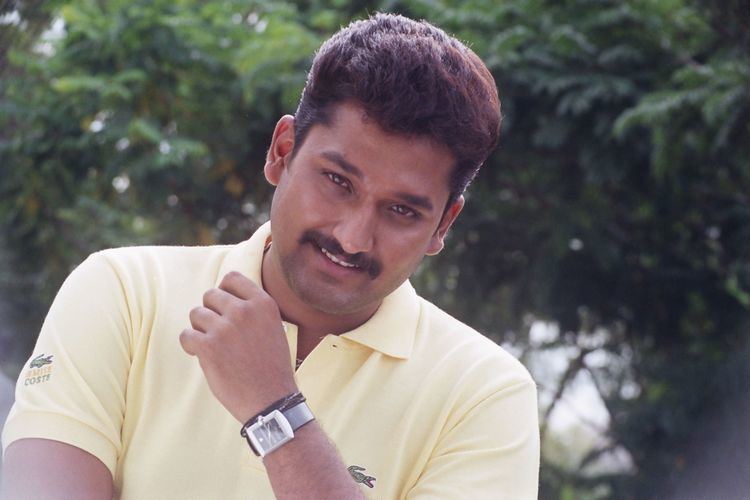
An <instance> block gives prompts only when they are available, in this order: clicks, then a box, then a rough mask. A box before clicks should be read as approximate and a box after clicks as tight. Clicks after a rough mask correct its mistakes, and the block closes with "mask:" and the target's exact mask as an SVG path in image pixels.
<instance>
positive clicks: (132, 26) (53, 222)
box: [0, 0, 750, 500]
mask: <svg viewBox="0 0 750 500" xmlns="http://www.w3.org/2000/svg"><path fill="white" fill-rule="evenodd" d="M378 10H382V11H389V12H398V13H403V14H405V15H409V16H411V17H415V18H425V19H427V20H429V21H431V22H434V23H436V24H438V25H439V26H441V27H443V28H444V29H445V30H446V31H448V32H450V33H452V34H454V35H455V36H457V37H458V38H460V39H462V40H464V41H465V42H467V43H468V44H469V45H470V46H471V47H472V48H473V49H474V50H475V51H476V52H477V53H478V54H479V55H480V56H481V57H482V58H483V59H484V60H485V61H486V63H487V64H488V66H489V68H490V69H491V70H492V72H493V74H494V75H495V78H496V81H497V84H498V87H499V89H500V96H501V100H502V103H503V114H504V117H505V120H504V123H503V131H502V137H501V145H500V148H499V149H498V151H497V152H496V153H495V154H494V155H493V156H492V157H491V158H490V160H489V161H488V162H487V164H486V165H485V167H484V169H483V171H482V172H481V173H480V175H479V177H478V179H477V181H476V182H475V183H474V185H473V186H472V187H471V188H470V191H469V193H468V205H467V207H466V209H465V210H464V213H463V214H462V215H461V217H460V218H459V221H458V223H457V224H456V226H455V229H454V230H453V231H452V233H451V235H450V239H449V242H448V244H447V247H446V250H445V251H444V252H443V253H442V254H441V255H440V256H439V257H437V258H431V259H428V260H427V261H425V263H424V265H423V266H422V267H421V268H420V270H419V272H418V274H417V275H416V276H415V278H414V280H413V281H414V283H415V285H416V286H417V288H418V290H419V291H420V293H421V294H422V295H424V296H426V297H428V298H430V299H432V300H433V301H435V302H436V303H437V304H438V305H440V306H441V307H443V308H444V309H446V310H448V311H449V312H451V313H452V314H454V315H456V316H457V317H459V318H462V319H463V320H465V321H466V322H467V323H469V324H471V325H472V326H474V327H476V328H477V329H479V330H480V331H482V332H485V334H486V335H487V336H488V337H490V338H492V339H493V340H495V341H496V342H497V343H499V344H501V345H503V346H504V347H506V348H507V349H508V350H509V351H511V352H512V353H513V354H514V355H516V356H517V357H519V358H520V359H521V360H522V361H523V362H524V364H525V365H526V366H527V367H529V369H530V370H531V371H532V373H533V375H534V377H535V379H536V380H537V382H538V385H539V397H540V401H539V403H540V417H541V425H542V428H541V432H542V436H543V462H544V463H543V466H542V471H541V479H542V484H541V491H540V498H543V499H565V500H568V499H601V498H623V499H644V498H659V499H661V498H667V499H671V498H674V499H686V498H688V499H689V498H701V499H703V498H705V499H734V498H738V499H739V498H744V499H746V498H750V451H749V450H750V428H749V427H750V426H749V425H748V424H750V397H748V396H750V362H749V361H750V341H749V337H750V335H749V334H750V55H749V54H750V6H749V5H748V3H747V2H746V1H745V0H715V1H710V0H659V1H657V0H639V1H636V0H633V1H616V0H566V1H558V2H553V1H544V0H503V1H495V0H462V1H458V0H456V1H452V0H403V1H398V0H391V1H389V0H383V1H367V0H352V1H348V0H329V1H324V0H319V1H318V0H308V1H296V2H283V1H271V0H260V1H248V0H243V1H239V0H226V1H222V0H168V1H167V0H108V1H106V2H105V1H99V0H69V1H60V0H50V1H46V2H42V1H39V0H14V1H13V0H12V1H9V2H8V1H5V2H3V3H1V4H0V371H2V372H3V373H4V378H0V393H2V394H0V410H3V409H4V410H5V411H7V407H8V405H9V402H10V398H11V394H10V390H9V386H10V382H9V381H8V380H5V378H7V379H15V377H16V376H17V374H18V372H19V370H20V369H21V366H22V364H23V363H24V362H25V360H26V358H27V357H28V355H29V354H30V353H31V349H32V346H33V343H34V340H35V337H36V335H37V332H38V330H39V327H40V325H41V322H42V320H43V318H44V314H45V312H46V310H47V308H48V307H49V304H50V302H51V300H52V298H53V297H54V293H55V291H56V290H57V288H58V287H59V286H60V284H61V282H62V280H63V279H64V278H65V276H66V275H67V274H68V273H69V272H70V271H71V269H73V268H74V267H75V266H76V265H77V264H78V263H79V262H81V261H82V260H83V259H84V258H85V256H86V255H88V254H89V253H91V252H93V251H96V250H99V249H101V248H105V247H112V246H122V245H135V244H186V245H188V244H189V245H192V244H213V243H231V242H237V241H240V240H242V239H245V238H247V237H248V236H249V235H250V234H251V233H252V231H253V230H254V229H255V228H256V227H257V226H258V225H259V224H261V223H263V222H264V221H266V220H267V218H268V207H269V201H270V195H271V190H270V189H269V186H268V185H266V183H265V181H264V180H263V178H262V166H263V163H264V157H265V150H266V147H267V145H268V143H269V141H270V136H271V132H272V130H273V127H274V124H275V122H276V120H277V119H278V118H279V117H280V116H281V115H282V114H284V113H293V112H294V110H295V108H296V103H297V100H298V97H299V94H300V91H301V89H302V86H303V83H304V80H305V75H306V70H307V68H308V67H309V64H310V61H311V56H312V54H313V52H314V51H315V49H316V48H317V47H318V46H319V44H320V43H321V42H322V41H323V40H324V39H326V38H327V37H328V36H329V35H330V34H331V33H332V32H334V31H336V30H337V29H338V28H339V26H341V25H345V24H347V23H348V22H349V21H350V20H351V19H355V18H361V17H363V16H366V15H367V13H370V12H375V11H378Z"/></svg>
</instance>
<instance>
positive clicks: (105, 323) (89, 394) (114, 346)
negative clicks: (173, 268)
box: [2, 253, 133, 475]
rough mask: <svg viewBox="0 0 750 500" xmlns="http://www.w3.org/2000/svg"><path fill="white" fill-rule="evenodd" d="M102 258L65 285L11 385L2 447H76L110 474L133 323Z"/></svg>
mask: <svg viewBox="0 0 750 500" xmlns="http://www.w3.org/2000/svg"><path fill="white" fill-rule="evenodd" d="M126 297H127V295H126V293H125V289H124V286H123V283H122V282H121V280H120V278H119V277H118V274H117V273H116V272H115V270H114V268H113V267H112V266H111V265H110V263H109V262H108V260H107V258H106V256H105V255H104V254H103V253H97V254H93V255H91V256H90V257H89V258H88V259H86V260H85V261H84V262H83V263H82V264H81V265H79V266H78V267H77V268H76V269H75V270H74V271H73V272H72V273H71V274H70V276H68V278H67V279H66V280H65V282H64V283H63V285H62V287H61V288H60V290H59V292H58V294H57V296H56V298H55V300H54V302H53V304H52V306H51V308H50V310H49V313H48V314H47V317H46V319H45V321H44V324H43V326H42V330H41V332H40V334H39V339H38V340H37V343H36V346H35V348H34V351H33V353H32V355H31V357H30V358H29V360H28V361H27V362H26V364H25V365H24V367H23V369H22V371H21V374H20V375H19V378H18V382H17V384H16V401H15V404H14V405H13V407H12V409H11V411H10V414H9V415H8V420H7V422H6V424H5V428H4V430H3V436H2V438H3V449H4V450H5V449H7V447H8V445H9V444H10V443H12V442H13V441H16V440H19V439H23V438H45V439H51V440H55V441H61V442H64V443H67V444H70V445H73V446H76V447H78V448H81V449H83V450H85V451H87V452H89V453H91V454H92V455H94V456H96V457H97V458H99V459H100V460H101V461H102V462H103V463H104V464H105V465H106V466H107V467H108V468H109V470H110V472H112V473H113V475H114V470H115V466H116V462H117V456H118V455H119V453H120V451H121V439H120V431H121V427H122V421H123V414H124V408H125V388H126V384H127V377H128V371H129V367H130V357H131V354H130V345H131V341H132V338H131V332H132V329H131V324H132V321H133V319H132V317H131V313H130V311H129V307H128V303H127V299H126Z"/></svg>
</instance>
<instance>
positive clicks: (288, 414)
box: [241, 401, 315, 457]
mask: <svg viewBox="0 0 750 500" xmlns="http://www.w3.org/2000/svg"><path fill="white" fill-rule="evenodd" d="M314 419H315V417H314V416H313V414H312V411H310V407H309V406H307V403H306V402H305V401H300V402H299V403H297V404H295V405H292V406H290V407H289V408H284V409H281V410H273V411H271V412H270V413H267V414H266V415H258V416H257V417H256V418H254V419H253V420H251V421H249V422H247V423H246V424H245V426H244V427H243V428H242V432H241V434H242V435H243V436H244V437H245V438H246V439H247V443H248V444H249V445H250V449H252V450H253V452H254V453H255V454H256V455H258V456H259V457H264V456H266V455H268V454H269V453H271V452H272V451H274V450H276V449H278V448H280V447H281V446H282V445H284V444H285V443H288V442H289V441H291V440H292V439H293V438H294V431H296V430H297V429H299V428H300V427H302V426H303V425H305V424H306V423H308V422H310V421H312V420H314Z"/></svg>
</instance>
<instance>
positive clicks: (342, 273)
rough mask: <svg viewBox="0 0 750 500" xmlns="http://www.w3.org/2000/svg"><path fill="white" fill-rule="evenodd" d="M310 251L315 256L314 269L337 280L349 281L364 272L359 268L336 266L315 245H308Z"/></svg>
mask: <svg viewBox="0 0 750 500" xmlns="http://www.w3.org/2000/svg"><path fill="white" fill-rule="evenodd" d="M310 249H311V250H312V251H313V252H314V253H315V255H316V256H317V257H316V258H315V265H316V267H317V268H318V269H319V270H320V271H322V272H323V273H325V274H327V275H329V276H331V277H334V278H337V279H351V278H352V277H355V276H360V275H362V274H363V273H364V271H363V270H362V269H361V268H359V267H344V266H340V265H339V264H336V263H335V262H333V261H332V260H331V259H329V258H328V257H326V255H325V254H324V253H323V251H322V250H321V248H320V247H319V246H318V245H316V244H315V243H310Z"/></svg>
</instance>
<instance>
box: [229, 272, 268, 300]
mask: <svg viewBox="0 0 750 500" xmlns="http://www.w3.org/2000/svg"><path fill="white" fill-rule="evenodd" d="M219 288H221V289H222V290H225V291H227V292H229V293H231V294H232V295H234V296H235V297H239V298H240V299H243V300H248V299H252V298H253V297H256V296H258V295H259V294H265V292H264V291H263V289H262V288H260V287H259V286H258V285H256V284H255V283H253V281H252V280H251V279H250V278H248V277H247V276H245V275H244V274H242V273H240V272H237V271H229V272H228V273H227V274H226V275H225V276H224V278H222V280H221V284H220V285H219Z"/></svg>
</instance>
